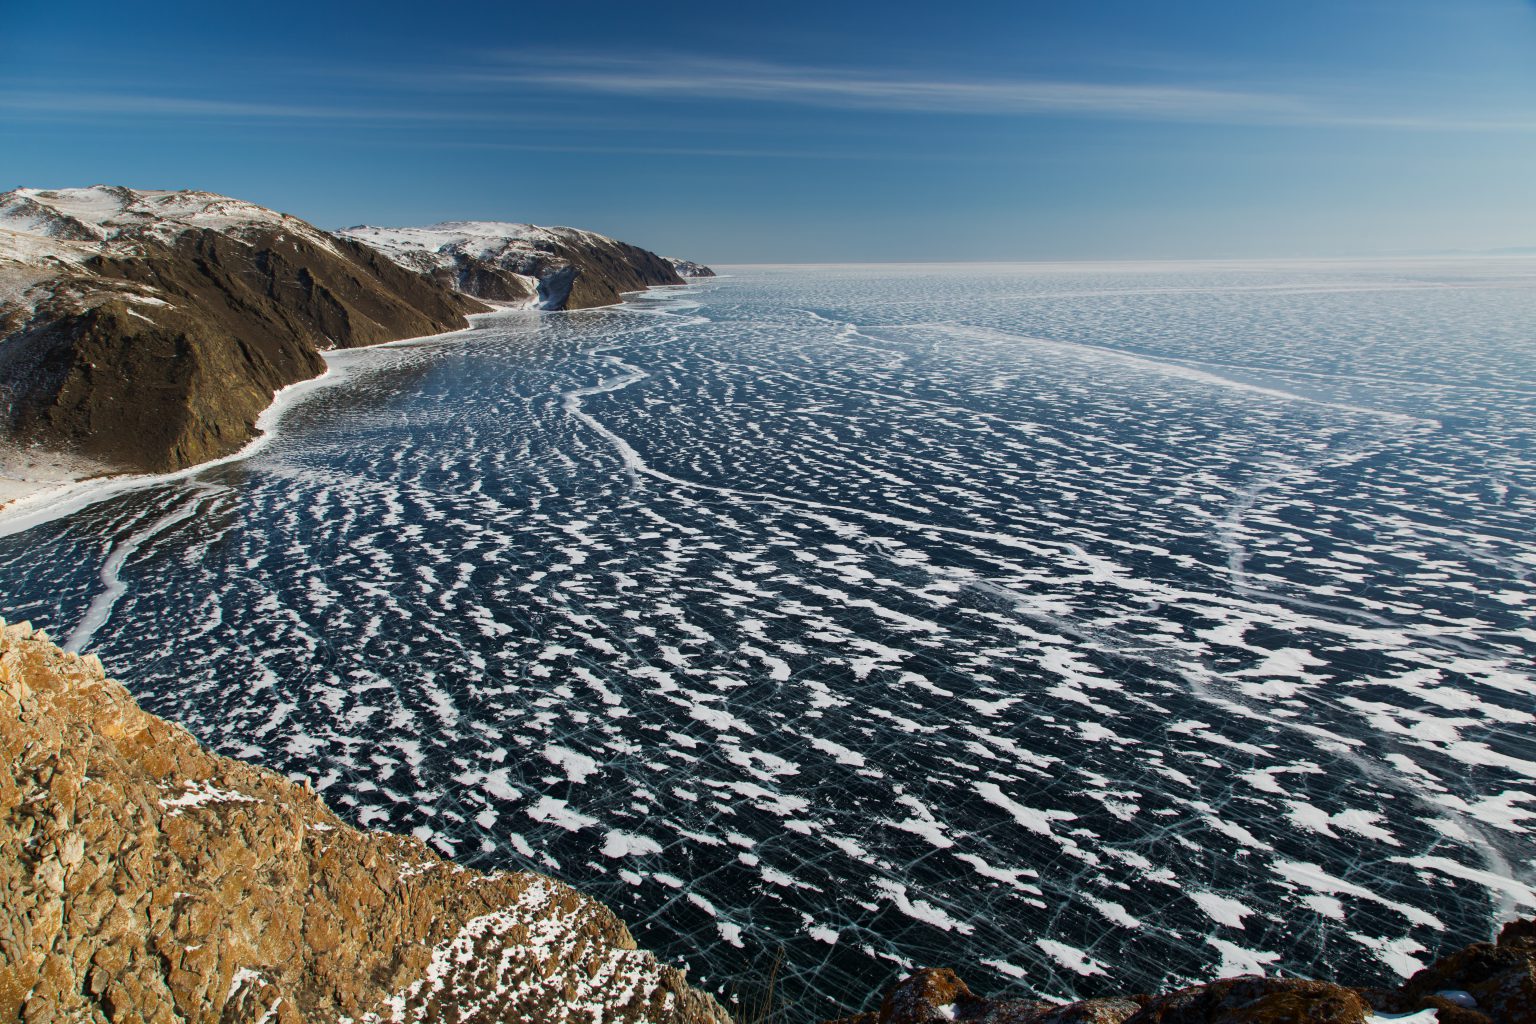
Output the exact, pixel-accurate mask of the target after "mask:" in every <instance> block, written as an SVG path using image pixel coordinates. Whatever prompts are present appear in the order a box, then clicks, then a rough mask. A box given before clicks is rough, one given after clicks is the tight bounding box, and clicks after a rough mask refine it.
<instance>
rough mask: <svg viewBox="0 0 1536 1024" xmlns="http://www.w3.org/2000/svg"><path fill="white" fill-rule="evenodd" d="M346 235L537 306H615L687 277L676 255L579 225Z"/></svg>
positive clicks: (463, 224)
mask: <svg viewBox="0 0 1536 1024" xmlns="http://www.w3.org/2000/svg"><path fill="white" fill-rule="evenodd" d="M339 234H341V235H343V236H345V237H348V238H353V239H356V240H357V241H359V242H362V243H364V244H365V245H369V246H372V247H373V248H375V249H377V250H378V251H379V252H381V253H383V254H384V255H386V256H388V257H389V258H390V259H392V260H394V261H395V262H396V263H398V264H400V265H401V266H402V267H407V268H409V269H412V270H416V271H419V272H421V273H426V274H432V275H434V276H436V277H437V278H438V279H439V280H442V281H443V282H444V283H445V284H448V285H450V286H451V287H453V288H455V289H457V290H458V291H461V292H464V293H465V294H467V295H473V296H475V297H476V298H479V299H484V300H486V301H490V302H501V303H511V304H515V305H524V306H532V307H534V308H536V309H580V308H585V307H590V306H604V305H611V304H613V303H616V302H619V301H620V298H621V296H622V294H623V293H624V292H627V291H637V290H639V289H641V288H647V287H652V286H655V285H668V284H682V283H683V279H682V277H680V276H679V275H678V273H677V272H676V270H675V269H674V267H673V264H672V262H671V261H670V260H667V259H665V258H663V257H661V256H657V255H656V254H655V253H653V252H649V251H648V250H645V249H641V248H639V247H637V246H633V245H629V244H628V243H626V242H620V241H618V240H617V239H613V238H609V237H607V236H606V235H600V234H597V233H596V232H594V231H582V230H580V229H579V228H566V227H539V226H538V225H535V224H517V223H507V222H500V221H444V222H443V223H440V224H432V225H430V226H427V227H419V228H384V227H373V226H370V225H360V226H358V227H352V228H344V229H343V230H342V231H341V232H339Z"/></svg>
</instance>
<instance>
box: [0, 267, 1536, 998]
mask: <svg viewBox="0 0 1536 1024" xmlns="http://www.w3.org/2000/svg"><path fill="white" fill-rule="evenodd" d="M730 275H731V276H728V277H723V278H720V279H717V280H714V281H706V282H703V283H700V284H697V285H695V286H692V287H690V288H688V289H686V290H673V291H663V292H654V293H651V294H649V295H647V296H645V297H643V298H640V299H638V300H637V301H635V302H633V303H631V304H630V305H627V306H625V307H622V308H617V309H610V310H602V311H591V312H584V313H575V314H562V315H548V314H545V315H539V314H533V313H507V314H500V315H496V316H493V317H489V318H486V319H483V320H480V321H479V322H478V325H477V327H476V329H475V330H473V331H471V332H467V333H463V334H459V335H454V336H451V337H446V338H442V339H435V340H428V341H425V342H421V343H413V344H407V345H400V346H393V347H388V348H384V349H374V350H368V351H364V352H359V353H348V354H345V355H343V356H341V357H340V358H339V359H338V361H337V363H338V366H339V367H341V370H340V373H339V376H340V377H341V380H340V381H339V383H337V384H335V385H333V386H330V387H326V388H322V389H317V390H314V391H311V392H310V393H308V394H307V395H306V396H305V397H304V398H303V399H302V400H301V401H299V402H298V403H296V404H295V405H294V406H293V407H292V408H291V409H289V411H288V412H287V413H286V415H285V416H284V417H283V419H282V421H281V427H280V429H279V431H278V433H277V436H276V438H275V439H274V441H273V443H271V444H269V445H267V446H265V447H264V448H262V449H261V450H260V451H258V452H257V453H256V454H254V455H252V456H251V457H250V458H247V459H244V460H241V461H236V462H232V463H228V464H225V465H221V466H217V467H214V468H211V469H207V470H205V471H203V472H201V473H198V474H195V475H193V476H191V477H189V478H187V479H185V480H180V481H176V482H172V483H162V484H158V485H155V486H150V487H146V488H142V489H139V490H135V491H131V492H127V493H122V494H118V495H116V496H114V497H112V498H110V499H108V500H106V501H104V502H101V503H99V504H96V505H93V506H91V507H89V508H86V509H84V510H82V511H79V512H77V513H74V514H72V515H70V516H67V517H65V518H61V519H57V520H55V521H52V522H49V523H46V524H44V525H42V526H38V527H36V528H34V529H31V530H29V531H27V532H24V533H19V534H15V535H13V536H10V537H7V538H5V539H3V540H0V585H3V589H4V598H3V602H0V604H3V606H0V613H3V614H5V615H6V616H7V617H8V618H13V619H14V618H31V619H32V620H33V621H34V623H36V624H38V625H45V626H47V627H48V628H49V630H50V631H51V632H53V633H54V634H55V635H56V636H59V637H68V636H71V635H72V634H73V635H74V636H75V638H76V639H77V640H79V641H82V642H87V643H88V644H89V646H90V648H91V649H94V650H97V651H98V652H99V653H100V654H101V655H102V658H103V660H104V661H105V662H106V664H107V666H108V668H109V670H112V671H113V672H114V674H116V675H119V676H121V677H123V678H124V679H125V681H126V682H127V683H128V684H129V686H130V687H131V688H132V689H133V690H134V691H135V692H136V693H137V694H138V695H139V697H140V698H141V700H142V701H143V703H144V704H145V705H146V706H147V707H148V708H149V709H151V710H153V711H155V712H156V713H159V714H162V715H165V716H167V717H169V718H172V719H175V720H177V721H180V722H182V723H184V724H186V725H187V727H188V728H190V729H191V730H192V731H193V732H194V733H195V734H196V735H198V736H199V737H200V738H202V739H203V740H204V741H206V742H207V743H208V744H210V745H211V746H213V747H214V748H215V749H217V750H219V751H221V752H223V753H227V754H231V755H235V756H239V757H245V758H250V759H254V760H256V761H259V762H261V763H264V764H267V765H270V766H272V767H274V768H276V769H278V770H280V771H283V772H286V773H290V774H294V775H300V774H302V775H306V776H309V777H311V778H312V779H313V780H314V781H315V783H316V785H317V786H318V787H319V788H320V789H321V790H322V791H323V792H324V794H325V796H326V798H327V799H328V800H329V801H330V802H331V803H332V805H333V806H335V807H336V808H337V809H338V810H339V811H340V812H341V813H343V814H344V815H346V816H348V817H349V818H351V819H352V820H354V821H356V822H358V823H360V824H363V825H369V826H376V827H386V828H390V829H394V830H399V831H407V832H415V833H416V834H418V835H420V836H422V837H423V838H425V839H427V840H428V841H429V842H431V843H432V844H433V845H435V846H436V847H438V848H439V849H440V850H442V851H443V852H445V853H449V854H452V855H453V856H455V857H456V858H458V859H460V860H461V861H463V862H465V863H469V864H474V865H476V866H479V867H487V868H491V867H510V868H533V869H537V870H544V871H548V872H550V873H553V874H555V875H558V876H559V877H561V878H563V879H565V880H567V881H569V882H571V883H572V884H574V885H576V886H577V887H579V888H582V889H584V890H586V891H588V892H590V893H592V894H594V895H596V896H598V897H599V898H601V899H603V900H605V901H606V902H608V903H609V904H610V905H611V906H613V907H614V909H615V910H617V911H618V912H619V914H620V915H621V916H622V917H624V918H625V919H626V920H627V921H629V922H630V923H631V926H632V928H633V930H634V932H635V936H636V938H637V939H638V941H639V942H640V943H641V944H642V945H645V946H649V947H651V948H654V949H655V950H657V952H659V953H661V954H663V955H665V956H668V957H671V958H674V959H676V960H680V961H684V962H686V963H688V964H689V965H690V967H691V975H692V977H693V978H694V979H695V980H696V981H699V982H702V983H703V984H704V985H705V986H707V987H710V988H721V989H724V990H726V991H727V992H729V991H730V989H731V986H732V985H733V984H738V983H739V984H743V985H745V986H746V987H747V988H748V989H749V990H751V989H752V987H753V986H754V985H755V984H756V982H757V980H758V979H759V978H760V977H761V976H762V975H764V974H766V973H767V971H768V968H769V965H770V964H771V962H772V961H773V959H774V957H775V955H776V953H777V951H778V950H779V949H781V948H782V950H783V967H782V968H781V970H780V975H781V979H782V985H781V993H780V994H781V998H782V999H783V1000H784V1002H785V1003H786V1004H787V1005H789V1006H790V1007H791V1012H792V1013H794V1015H795V1016H796V1017H801V1018H805V1019H811V1018H813V1017H814V1016H815V1015H817V1014H821V1015H823V1016H829V1015H831V1014H833V1013H834V1012H837V1011H839V1010H843V1009H857V1008H860V1007H859V1006H857V1005H854V1006H850V1005H848V1001H849V1000H853V1001H855V1002H857V1001H859V1000H862V999H863V998H864V997H865V996H866V995H867V994H868V993H870V992H871V991H872V990H874V989H877V988H879V987H881V986H883V985H884V984H886V983H887V982H889V981H890V980H891V979H892V978H893V977H894V976H895V975H896V974H897V973H899V972H900V971H901V970H902V969H903V968H906V967H910V966H922V965H929V964H933V965H945V966H955V967H959V968H962V969H963V973H964V974H965V976H966V977H967V978H968V980H970V981H971V983H972V985H973V987H976V988H977V989H979V990H983V991H986V990H1002V989H1005V988H1012V989H1033V990H1034V991H1036V992H1038V993H1041V994H1043V995H1048V996H1061V997H1065V996H1070V995H1074V994H1081V995H1089V994H1094V993H1097V992H1101V991H1109V990H1124V989H1146V988H1149V987H1152V986H1155V985H1159V984H1171V983H1174V982H1177V981H1178V980H1180V979H1184V978H1189V977H1193V976H1196V975H1203V974H1207V973H1210V972H1214V971H1218V970H1219V971H1225V972H1228V973H1231V972H1239V971H1245V970H1259V969H1270V970H1273V969H1275V968H1283V969H1285V970H1287V971H1288V972H1289V971H1296V972H1313V971H1316V972H1321V973H1323V974H1325V975H1327V974H1337V975H1339V976H1343V977H1347V978H1349V979H1353V980H1356V981H1360V982H1364V981H1368V980H1370V979H1376V980H1379V981H1388V980H1390V979H1393V978H1395V977H1396V976H1398V975H1403V974H1407V973H1411V972H1412V971H1413V970H1414V969H1415V968H1416V966H1417V965H1418V963H1419V962H1421V961H1425V962H1427V960H1428V959H1430V954H1431V953H1433V952H1434V951H1436V950H1438V949H1440V948H1441V947H1444V946H1449V945H1451V944H1460V943H1463V942H1465V941H1468V940H1471V939H1475V938H1480V937H1483V936H1485V935H1486V934H1487V933H1488V932H1489V931H1490V929H1491V928H1492V926H1493V923H1494V922H1495V920H1497V919H1498V918H1500V917H1501V916H1508V915H1510V914H1511V913H1513V912H1514V911H1515V910H1516V909H1523V910H1524V911H1525V912H1527V913H1529V912H1531V911H1532V910H1536V895H1533V892H1532V888H1531V886H1532V884H1533V883H1536V861H1533V858H1536V843H1533V842H1532V839H1531V834H1530V825H1531V824H1532V820H1533V819H1536V730H1533V728H1532V726H1533V712H1536V674H1533V668H1532V666H1533V656H1536V627H1533V623H1532V611H1533V608H1536V582H1533V579H1532V574H1533V573H1536V490H1533V488H1536V450H1533V439H1536V260H1532V261H1523V260H1509V261H1472V260H1463V261H1455V262H1440V263H1433V262H1410V261H1397V262H1383V263H1336V264H1299V263H1292V264H1287V263H1276V264H1201V265H1185V266H1179V265H1168V264H1140V265H1137V264H1125V265H1108V264H1105V265H1060V266H1016V267H1013V266H995V265H975V266H928V267H910V266H892V267H821V268H789V267H785V268H762V267H757V268H734V269H733V270H731V271H730ZM989 972H990V976H989Z"/></svg>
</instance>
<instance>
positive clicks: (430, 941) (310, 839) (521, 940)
mask: <svg viewBox="0 0 1536 1024" xmlns="http://www.w3.org/2000/svg"><path fill="white" fill-rule="evenodd" d="M0 751H3V753H4V756H5V759H6V761H7V762H8V763H9V764H10V766H11V770H10V772H9V773H6V774H3V775H0V850H3V851H4V853H5V856H4V857H0V1020H3V1021H12V1020H27V1021H34V1020H38V1021H41V1020H72V1021H143V1022H174V1021H209V1022H214V1021H217V1022H220V1024H241V1022H253V1024H254V1022H257V1021H261V1022H276V1024H297V1022H302V1021H342V1020H348V1019H350V1020H356V1021H368V1022H383V1021H399V1022H407V1021H409V1022H416V1021H452V1022H466V1024H467V1022H480V1021H486V1022H489V1021H512V1020H537V1021H551V1022H572V1024H576V1022H592V1024H598V1022H602V1024H613V1022H624V1021H642V1020H644V1021H657V1022H667V1024H673V1022H675V1024H694V1022H697V1024H726V1022H727V1021H728V1019H729V1018H727V1016H726V1015H725V1013H724V1012H723V1011H722V1010H721V1009H720V1007H719V1006H718V1005H717V1004H716V1003H715V1001H714V1000H713V999H712V998H711V997H709V996H708V995H705V994H702V993H700V992H697V991H695V990H693V989H691V988H690V987H689V986H688V985H687V983H686V982H685V980H684V978H683V974H682V973H681V972H680V971H678V970H677V969H675V968H673V967H669V966H666V965H664V964H661V963H659V962H658V961H657V960H656V959H655V958H654V957H652V956H651V955H650V954H649V953H645V952H642V951H639V950H637V949H636V948H635V944H634V941H633V940H632V939H631V937H630V935H629V932H628V931H627V929H626V928H625V927H624V925H623V924H622V923H621V922H620V921H619V920H618V919H617V918H615V917H614V916H613V914H612V913H611V912H609V911H608V910H607V909H606V908H605V907H603V906H601V905H600V904H598V903H596V902H594V901H592V900H590V899H588V898H587V897H585V896H582V895H581V894H580V893H578V892H576V891H574V890H572V889H570V888H569V887H567V886H565V885H563V884H561V883H560V882H557V881H554V880H553V879H550V878H545V877H543V876H541V875H536V874H531V873H503V874H494V875H486V874H481V873H479V872H476V871H470V870H466V869H464V868H460V867H457V866H455V865H453V864H452V863H450V862H447V861H444V860H443V859H442V858H441V857H439V856H437V855H436V854H434V853H433V852H432V851H431V850H429V849H428V848H427V847H426V846H425V845H424V844H423V843H421V842H420V841H419V840H417V839H414V838H410V837H403V836H392V835H386V834H382V833H370V832H361V831H358V830H356V829H354V828H352V827H350V826H348V825H347V824H345V823H344V822H342V821H341V820H340V819H338V818H337V817H336V816H335V815H333V814H332V813H331V812H330V811H329V810H328V809H327V808H326V806H325V805H324V803H322V802H321V800H320V799H319V797H317V796H316V795H315V794H314V793H313V792H311V791H310V790H309V789H308V788H307V787H303V786H299V785H295V784H294V783H292V782H289V781H288V780H286V779H284V778H282V777H280V776H278V775H276V774H274V773H273V772H270V771H267V770H265V769H262V768H257V767H254V766H252V765H248V764H244V763H241V762H239V761H234V760H230V759H229V758H225V757H220V756H218V755H215V754H213V753H211V752H209V751H208V750H205V749H204V748H203V747H202V746H200V745H199V744H198V743H197V741H196V740H194V739H193V738H192V736H191V735H190V734H188V733H187V732H186V731H185V730H184V729H182V728H180V727H179V726H176V725H172V724H170V723H168V722H165V721H163V720H161V719H159V718H156V717H154V716H153V715H150V714H148V713H147V712H145V711H143V710H142V709H140V708H139V707H138V705H137V704H135V703H134V701H133V699H132V697H130V696H129V694H128V692H127V691H126V690H125V689H124V688H123V686H122V685H121V684H119V683H117V682H114V681H112V680H110V679H107V678H106V677H105V676H104V674H103V673H102V670H101V664H100V662H99V661H98V660H97V659H96V658H95V657H79V656H77V655H73V654H66V653H65V652H63V651H61V650H59V649H58V648H57V647H55V646H54V645H53V644H52V643H51V642H50V641H49V640H48V639H47V637H46V636H45V635H44V634H42V633H41V632H38V633H34V632H33V631H32V630H31V629H30V627H28V626H26V625H25V624H21V625H10V626H6V625H4V623H3V621H0Z"/></svg>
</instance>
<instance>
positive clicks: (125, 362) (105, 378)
mask: <svg viewBox="0 0 1536 1024" xmlns="http://www.w3.org/2000/svg"><path fill="white" fill-rule="evenodd" d="M680 284H683V279H682V278H681V277H679V276H678V275H677V273H676V272H675V271H674V269H673V266H672V264H671V263H670V262H668V261H667V260H665V259H663V258H661V257H660V256H657V255H656V254H655V253H653V252H649V251H647V250H645V249H641V248H638V247H636V246H633V245H629V244H627V243H624V242H620V241H617V240H615V239H612V238H606V237H604V236H603V235H599V234H595V233H594V232H591V231H581V230H578V229H576V228H544V227H537V226H534V225H531V224H503V223H496V222H485V221H455V222H450V223H444V224H436V225H433V226H431V227H427V228H376V227H358V228H349V229H348V230H347V231H345V232H342V233H336V234H333V233H331V232H328V231H323V230H321V229H320V228H317V227H315V226H314V225H313V224H309V223H307V222H305V221H303V220H300V219H299V218H297V217H293V216H290V215H288V214H285V213H280V212H278V211H276V210H269V209H267V208H266V207H263V206H258V205H256V204H255V203H249V202H246V201H244V200H240V199H233V198H230V197H229V196H222V195H217V194H214V193H212V192H192V191H183V192H172V191H160V190H144V189H131V188H123V187H121V186H114V185H93V186H91V187H89V188H68V189H35V188H19V189H15V190H13V191H10V192H5V193H0V444H3V443H7V442H19V443H20V444H23V445H31V444H36V445H38V446H40V447H41V448H42V449H46V450H49V451H53V452H66V453H69V454H70V455H72V456H80V457H84V458H89V459H92V460H94V461H96V462H98V463H102V464H107V465H114V466H122V467H125V468H132V469H149V470H164V469H175V468H180V467H183V466H187V465H191V464H193V463H196V462H201V461H203V460H205V459H208V458H214V457H217V456H219V455H222V454H225V453H227V452H229V451H232V450H234V449H236V448H238V447H239V446H240V445H241V444H243V443H245V442H246V441H247V440H249V439H250V437H251V436H253V434H254V432H255V430H256V427H255V422H256V418H257V416H258V415H259V414H260V412H261V410H262V409H263V408H265V407H266V405H267V404H268V403H269V402H270V400H271V396H272V393H273V392H274V391H275V390H276V389H278V388H280V387H282V386H284V385H286V384H291V383H294V382H295V381H299V380H303V379H305V378H308V377H312V376H314V375H315V374H317V373H319V372H321V371H322V370H323V368H324V361H323V360H322V358H321V356H320V352H321V351H323V350H325V349H329V348H336V347H351V346H356V345H369V344H374V343H376V342H381V341H391V340H395V339H399V338H409V337H417V336H421V335H426V334H436V333H439V332H441V331H446V330H452V329H454V328H458V327H463V326H465V324H466V321H465V319H464V315H465V314H466V313H470V312H476V311H483V310H486V309H487V308H488V307H487V306H486V305H485V304H484V302H482V301H477V300H486V301H489V302H495V303H502V304H508V305H519V306H532V307H536V308H539V309H584V308H588V307H592V306H606V305H612V304H614V303H617V302H620V301H622V298H623V295H624V293H625V292H632V291H639V290H641V289H644V288H647V287H650V286H652V285H680ZM0 469H3V467H0Z"/></svg>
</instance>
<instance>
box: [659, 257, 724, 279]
mask: <svg viewBox="0 0 1536 1024" xmlns="http://www.w3.org/2000/svg"><path fill="white" fill-rule="evenodd" d="M667 262H668V263H670V264H672V269H673V270H675V271H677V275H678V276H679V277H714V276H715V272H714V271H713V270H711V269H709V268H708V267H706V266H705V265H704V264H702V263H695V262H693V261H692V260H680V259H678V258H677V257H676V256H668V257H667Z"/></svg>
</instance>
